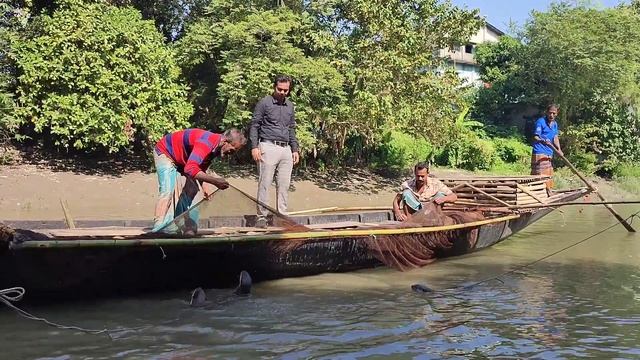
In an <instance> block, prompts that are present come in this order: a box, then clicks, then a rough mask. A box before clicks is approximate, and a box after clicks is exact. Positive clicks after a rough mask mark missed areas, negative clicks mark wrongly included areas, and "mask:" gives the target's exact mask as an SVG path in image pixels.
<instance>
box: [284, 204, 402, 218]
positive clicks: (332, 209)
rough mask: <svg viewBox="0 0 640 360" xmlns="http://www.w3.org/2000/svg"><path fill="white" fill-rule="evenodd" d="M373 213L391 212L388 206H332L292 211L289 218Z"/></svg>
mask: <svg viewBox="0 0 640 360" xmlns="http://www.w3.org/2000/svg"><path fill="white" fill-rule="evenodd" d="M369 210H370V211H375V210H380V211H382V210H393V208H392V207H390V206H345V207H340V206H332V207H326V208H317V209H307V210H299V211H292V212H290V213H289V216H292V215H303V214H313V213H330V212H341V211H369Z"/></svg>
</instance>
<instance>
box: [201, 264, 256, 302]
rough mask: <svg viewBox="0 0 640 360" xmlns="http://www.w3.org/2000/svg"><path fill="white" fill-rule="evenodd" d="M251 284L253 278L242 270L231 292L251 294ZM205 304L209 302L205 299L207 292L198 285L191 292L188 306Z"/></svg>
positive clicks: (243, 294) (239, 294)
mask: <svg viewBox="0 0 640 360" xmlns="http://www.w3.org/2000/svg"><path fill="white" fill-rule="evenodd" d="M252 285H253V280H252V279H251V275H249V273H248V272H246V271H244V270H242V271H241V272H240V277H239V279H238V286H237V287H236V288H235V290H234V291H233V293H234V294H235V295H237V296H249V295H251V286H252ZM207 304H209V301H208V300H207V293H206V292H205V291H204V289H202V288H201V287H198V288H196V289H194V290H193V291H192V292H191V300H190V301H189V306H191V307H202V306H205V305H207Z"/></svg>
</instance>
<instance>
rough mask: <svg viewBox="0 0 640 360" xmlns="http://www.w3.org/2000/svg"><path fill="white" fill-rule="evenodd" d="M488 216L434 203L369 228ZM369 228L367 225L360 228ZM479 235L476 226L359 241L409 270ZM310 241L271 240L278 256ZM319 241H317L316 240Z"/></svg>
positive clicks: (443, 223)
mask: <svg viewBox="0 0 640 360" xmlns="http://www.w3.org/2000/svg"><path fill="white" fill-rule="evenodd" d="M483 219H485V216H484V215H483V213H482V212H481V211H447V212H444V211H443V210H442V209H441V208H440V207H439V206H436V205H435V204H433V203H431V204H426V205H425V207H424V208H423V209H422V210H421V211H419V212H416V213H415V214H413V215H412V216H410V217H409V219H407V220H406V221H405V222H402V223H398V224H389V225H382V226H376V227H371V228H370V229H410V228H423V227H433V226H447V225H454V224H463V223H468V222H473V221H479V220H483ZM359 229H366V228H359ZM477 238H478V230H477V228H464V229H454V230H440V231H434V232H423V233H407V234H393V235H376V236H363V237H360V238H356V239H353V238H351V240H350V241H358V242H360V244H361V246H364V247H365V248H366V250H367V252H368V253H369V254H370V255H372V256H374V257H375V258H376V259H378V260H380V261H381V262H382V263H383V264H385V265H387V266H389V267H392V268H394V269H397V270H400V271H407V270H410V269H414V268H418V267H422V266H425V265H427V264H430V263H431V262H433V261H434V260H435V259H436V258H438V257H442V256H446V255H447V254H448V253H453V252H456V251H462V250H464V251H466V250H468V249H470V248H473V247H474V246H475V244H476V241H477ZM308 241H309V240H305V239H296V240H287V241H277V242H272V244H271V247H272V250H273V251H274V252H275V253H276V254H277V255H278V256H286V255H287V254H288V253H290V252H292V251H294V250H296V249H298V248H299V247H300V246H302V245H304V244H306V243H307V242H308ZM313 241H317V240H313Z"/></svg>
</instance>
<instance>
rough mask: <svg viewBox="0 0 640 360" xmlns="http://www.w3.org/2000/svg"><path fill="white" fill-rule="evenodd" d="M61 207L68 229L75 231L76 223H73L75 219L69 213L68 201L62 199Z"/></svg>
mask: <svg viewBox="0 0 640 360" xmlns="http://www.w3.org/2000/svg"><path fill="white" fill-rule="evenodd" d="M60 206H62V212H63V213H64V221H65V222H66V223H67V228H69V229H75V228H76V223H75V222H74V221H73V217H72V216H71V212H70V211H69V207H68V205H67V201H66V200H62V199H60Z"/></svg>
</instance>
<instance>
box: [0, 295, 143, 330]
mask: <svg viewBox="0 0 640 360" xmlns="http://www.w3.org/2000/svg"><path fill="white" fill-rule="evenodd" d="M25 293H26V290H25V289H24V288H22V287H12V288H8V289H0V302H2V303H3V304H5V305H7V306H8V307H9V308H11V309H13V310H14V311H16V312H17V313H18V314H19V315H20V316H22V317H24V318H27V319H29V320H35V321H40V322H43V323H45V324H47V325H49V326H53V327H55V328H58V329H63V330H77V331H82V332H84V333H87V334H94V335H99V334H107V335H108V336H109V338H111V339H112V340H113V337H112V336H111V333H113V332H120V331H128V330H140V329H143V328H146V327H149V326H140V327H137V328H120V329H106V328H105V329H87V328H83V327H80V326H74V325H62V324H58V323H55V322H52V321H49V320H47V319H45V318H41V317H37V316H35V315H33V314H31V313H29V312H27V311H25V310H22V309H20V308H19V307H17V306H15V305H14V304H13V303H14V302H18V301H20V300H22V298H23V297H24V294H25Z"/></svg>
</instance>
